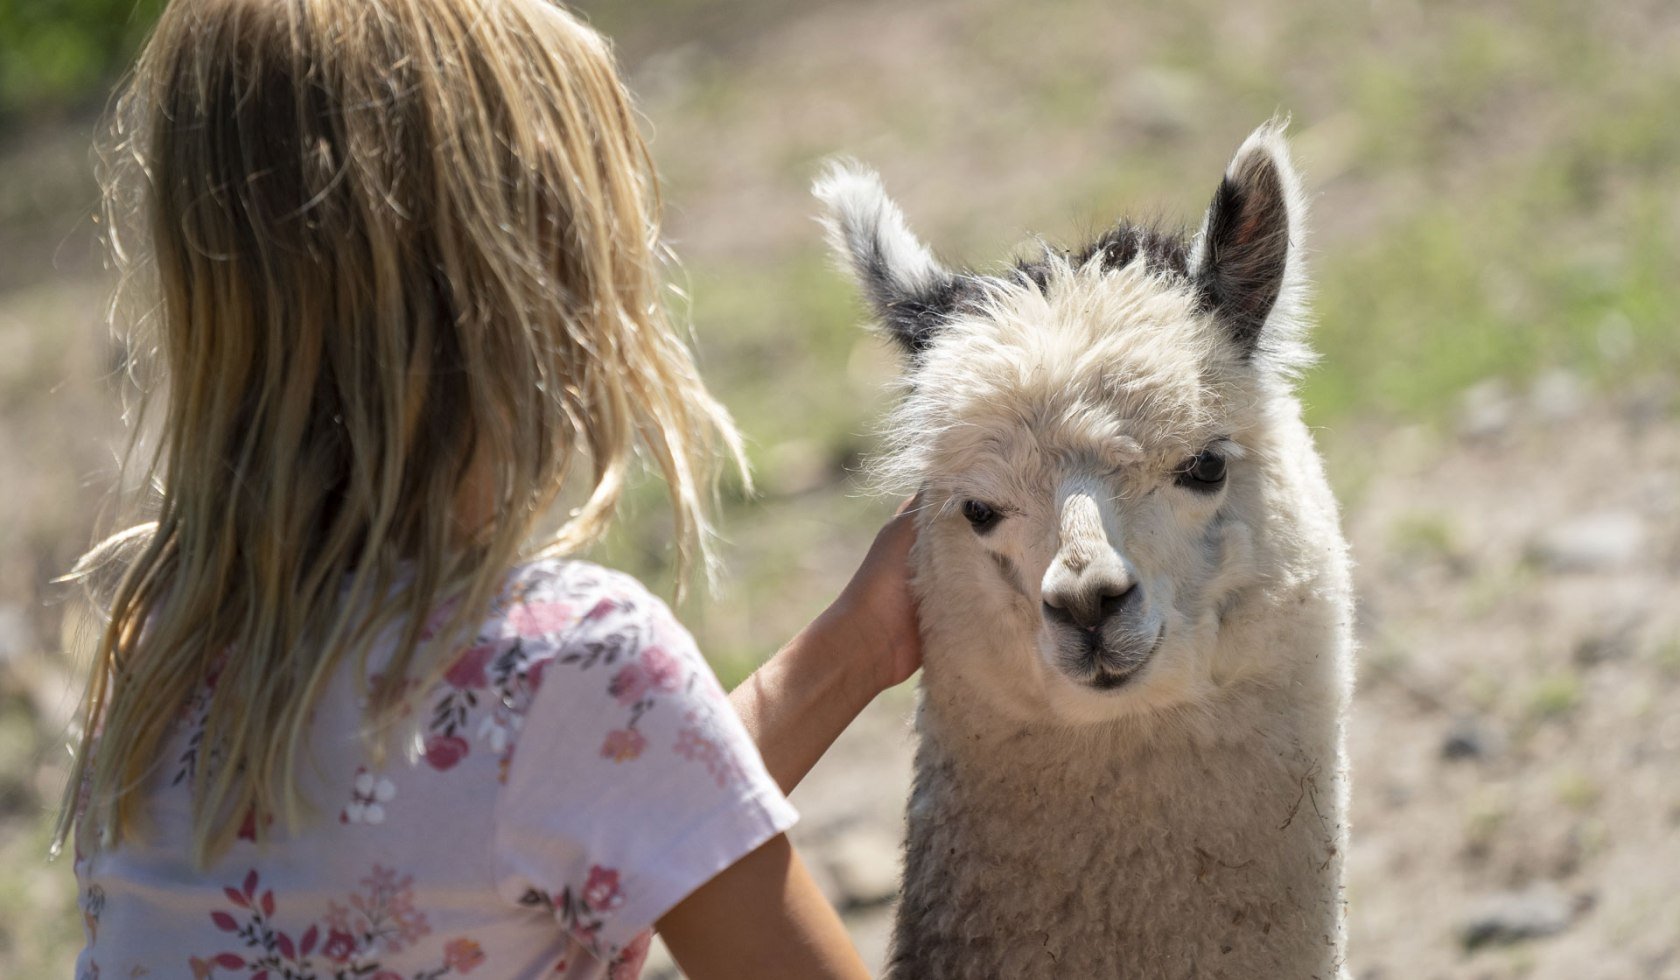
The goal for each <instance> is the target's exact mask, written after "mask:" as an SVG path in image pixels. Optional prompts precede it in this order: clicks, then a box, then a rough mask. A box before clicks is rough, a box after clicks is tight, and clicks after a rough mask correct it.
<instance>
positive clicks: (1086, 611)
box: [1044, 575, 1138, 630]
mask: <svg viewBox="0 0 1680 980" xmlns="http://www.w3.org/2000/svg"><path fill="white" fill-rule="evenodd" d="M1074 578H1075V581H1074V582H1072V583H1070V585H1071V587H1067V588H1057V589H1046V590H1045V592H1044V618H1045V619H1048V620H1050V621H1051V622H1058V623H1062V624H1064V625H1067V626H1076V627H1078V628H1079V629H1082V630H1095V629H1097V628H1098V627H1099V626H1101V625H1102V624H1103V623H1105V622H1107V621H1108V618H1109V617H1110V616H1113V615H1114V614H1115V613H1118V612H1119V611H1120V610H1121V609H1123V608H1124V607H1125V606H1126V605H1127V604H1128V603H1129V602H1130V601H1131V600H1132V599H1133V598H1135V597H1136V596H1137V591H1138V589H1137V583H1136V582H1134V581H1133V580H1132V578H1131V577H1130V576H1124V575H1122V576H1112V575H1098V576H1083V575H1082V576H1075V577H1074Z"/></svg>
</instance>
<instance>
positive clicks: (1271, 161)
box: [1190, 120, 1305, 356]
mask: <svg viewBox="0 0 1680 980" xmlns="http://www.w3.org/2000/svg"><path fill="white" fill-rule="evenodd" d="M1286 125H1287V122H1284V121H1279V120H1273V121H1272V122H1269V123H1267V124H1266V125H1264V126H1261V127H1260V128H1259V129H1257V130H1255V131H1254V133H1253V134H1252V135H1250V136H1249V137H1248V139H1247V140H1246V141H1245V142H1244V143H1243V145H1242V148H1241V149H1239V150H1238V151H1237V155H1236V156H1235V157H1234V158H1233V159H1232V160H1231V165H1230V166H1229V167H1228V168H1226V170H1225V179H1224V180H1222V181H1220V183H1219V190H1218V191H1216V192H1214V195H1213V203H1212V204H1211V205H1209V206H1208V212H1207V217H1206V219H1205V220H1204V221H1203V223H1202V230H1201V233H1200V234H1199V235H1198V236H1197V238H1196V242H1195V246H1194V248H1193V249H1192V252H1191V257H1190V268H1191V270H1192V272H1191V274H1192V275H1193V276H1194V277H1195V282H1196V288H1197V291H1198V292H1199V293H1200V294H1201V298H1202V302H1203V304H1204V305H1205V306H1206V307H1207V308H1208V309H1209V310H1211V311H1213V313H1214V314H1215V315H1216V316H1218V317H1219V318H1220V319H1221V320H1222V321H1224V323H1225V324H1226V325H1227V326H1228V328H1229V330H1230V333H1231V339H1232V340H1233V341H1235V342H1236V344H1237V346H1238V347H1239V348H1240V349H1241V350H1242V352H1243V354H1244V356H1249V355H1252V354H1253V353H1254V352H1255V350H1257V349H1258V348H1259V347H1260V344H1261V337H1262V334H1264V333H1265V332H1266V323H1267V320H1268V318H1270V317H1273V315H1274V313H1280V312H1281V313H1282V315H1290V314H1291V313H1292V312H1293V307H1294V306H1295V303H1296V294H1297V293H1298V292H1299V290H1300V279H1301V259H1300V242H1301V221H1302V219H1303V217H1304V211H1305V205H1304V201H1303V198H1302V195H1301V182H1300V178H1299V177H1298V176H1297V175H1296V173H1295V168H1294V166H1292V165H1291V164H1290V161H1289V146H1288V144H1287V143H1286V142H1284V138H1283V130H1284V127H1285V126H1286ZM1280 308H1281V309H1280Z"/></svg>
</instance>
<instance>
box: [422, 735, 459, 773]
mask: <svg viewBox="0 0 1680 980" xmlns="http://www.w3.org/2000/svg"><path fill="white" fill-rule="evenodd" d="M466 754H467V740H466V739H464V738H462V737H460V736H459V735H433V736H432V737H431V738H429V739H427V740H426V762H427V763H429V764H430V765H431V767H432V768H433V769H436V770H439V771H440V772H441V771H442V770H445V769H452V768H454V767H455V763H457V762H460V761H461V760H462V759H463V758H465V757H466Z"/></svg>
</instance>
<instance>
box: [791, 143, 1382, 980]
mask: <svg viewBox="0 0 1680 980" xmlns="http://www.w3.org/2000/svg"><path fill="white" fill-rule="evenodd" d="M816 192H817V194H818V196H819V197H821V198H822V200H823V201H824V202H825V203H826V204H827V206H828V209H829V224H830V228H831V230H832V232H833V234H834V238H835V240H836V242H837V244H838V247H839V248H840V250H841V251H842V253H843V254H844V255H845V256H846V258H847V259H848V260H849V261H850V263H851V264H852V266H853V268H854V270H855V272H856V274H857V277H858V279H859V281H860V282H861V283H862V285H863V287H864V289H865V291H866V293H867V294H868V296H869V298H870V300H871V302H872V304H873V306H874V307H875V311H876V313H877V315H878V317H879V319H880V320H881V322H882V324H883V325H884V327H885V329H886V331H887V332H888V333H889V334H890V335H891V336H892V337H894V338H895V339H897V340H898V341H899V342H900V343H901V344H902V345H903V347H904V348H905V350H906V351H907V353H908V355H909V368H908V370H907V371H906V375H905V379H904V386H903V387H904V393H903V399H902V403H901V404H900V406H899V408H898V409H897V411H896V413H895V414H894V415H893V416H892V419H891V421H890V424H889V428H888V432H889V436H890V438H891V439H893V440H894V445H893V447H892V451H891V453H890V454H889V455H888V456H887V457H886V458H885V459H884V460H883V461H882V464H881V465H882V467H883V470H882V472H883V474H884V475H885V476H886V477H887V478H888V480H889V482H891V483H896V484H898V485H899V486H901V487H915V488H919V489H921V491H922V495H923V496H922V500H923V508H922V510H921V512H920V514H919V516H918V527H919V529H920V530H919V538H918V541H917V545H916V549H915V552H914V554H913V556H912V560H913V563H914V566H915V578H914V582H915V588H916V590H917V593H918V595H919V599H920V606H921V617H922V625H923V631H924V638H925V652H926V667H925V670H924V672H923V676H922V692H923V694H922V702H921V707H920V711H919V714H918V719H917V726H918V728H919V730H920V733H921V748H920V751H919V752H918V755H917V758H916V779H915V787H914V790H913V791H912V794H911V799H910V805H909V810H908V840H907V843H906V867H905V877H904V886H903V893H902V896H901V901H900V904H899V908H898V921H897V927H896V931H895V935H894V940H893V948H892V955H891V973H892V975H893V976H895V977H900V978H904V980H939V978H950V977H976V978H978V977H998V978H1010V980H1013V978H1026V977H1058V978H1069V977H1071V978H1090V977H1128V978H1156V977H1171V978H1178V977H1231V978H1242V980H1304V978H1308V977H1317V978H1332V977H1335V976H1338V975H1339V974H1341V972H1342V960H1343V937H1344V930H1343V899H1342V885H1341V882H1342V851H1343V845H1344V842H1345V839H1346V826H1345V817H1344V814H1345V812H1346V802H1347V782H1346V777H1345V773H1344V768H1345V766H1344V758H1343V752H1342V717H1343V712H1344V709H1345V707H1346V705H1347V701H1348V694H1349V684H1350V680H1349V677H1350V660H1351V656H1352V654H1351V639H1350V623H1351V619H1352V611H1351V610H1352V602H1351V593H1350V588H1349V577H1348V562H1347V557H1346V550H1345V549H1346V546H1345V544H1344V543H1343V540H1342V535H1341V532H1340V529H1339V527H1338V522H1337V516H1336V506H1335V502H1334V500H1333V499H1332V497H1331V495H1330V491H1329V488H1328V486H1327V485H1326V482H1325V478H1324V473H1323V469H1322V466H1321V464H1320V462H1319V458H1318V455H1317V453H1316V452H1315V450H1314V448H1313V445H1312V441H1311V438H1310V437H1309V435H1308V433H1307V429H1306V427H1305V426H1304V425H1303V424H1302V422H1301V416H1300V406H1299V404H1298V402H1297V401H1296V399H1295V397H1294V395H1293V392H1292V388H1291V380H1292V377H1293V375H1294V373H1295V372H1296V371H1297V370H1298V369H1299V368H1300V367H1302V366H1303V365H1304V364H1305V363H1306V361H1307V360H1308V359H1309V356H1310V355H1308V353H1307V351H1306V349H1305V347H1304V346H1303V345H1302V344H1301V343H1300V340H1299V335H1300V333H1301V330H1302V318H1303V311H1302V301H1303V297H1302V293H1303V291H1304V276H1303V272H1302V268H1301V254H1300V250H1301V247H1300V222H1301V218H1302V213H1303V200H1302V195H1301V192H1300V188H1299V182H1298V180H1297V178H1296V176H1295V173H1294V170H1293V169H1292V167H1291V165H1290V162H1289V157H1288V149H1287V147H1286V145H1285V143H1284V140H1283V136H1282V126H1281V125H1279V124H1272V125H1268V126H1265V127H1262V128H1261V129H1259V130H1258V131H1256V132H1255V133H1254V134H1253V135H1252V136H1250V137H1249V139H1248V141H1247V142H1246V143H1244V144H1243V146H1242V148H1241V149H1240V150H1239V151H1238V153H1237V155H1236V158H1235V159H1234V160H1233V161H1232V163H1231V165H1230V167H1229V169H1228V170H1227V171H1226V173H1225V178H1224V180H1223V181H1222V182H1221V184H1220V186H1219V189H1218V192H1217V193H1216V194H1215V196H1214V199H1213V203H1212V205H1211V207H1210V208H1209V210H1208V213H1207V217H1206V218H1205V220H1204V222H1203V224H1202V227H1201V230H1200V232H1199V233H1198V234H1197V235H1196V236H1194V238H1193V239H1191V240H1186V239H1184V238H1182V237H1178V236H1171V235H1166V234H1162V233H1160V232H1158V231H1155V230H1152V229H1146V228H1139V227H1136V226H1132V225H1126V224H1122V225H1120V226H1119V227H1117V228H1115V229H1114V230H1112V231H1110V232H1108V233H1107V234H1105V235H1104V236H1103V237H1102V238H1100V239H1099V240H1098V241H1096V242H1095V243H1093V244H1091V245H1090V246H1087V247H1086V248H1084V249H1082V250H1079V251H1077V252H1074V253H1059V252H1054V251H1049V252H1047V254H1046V255H1045V256H1044V257H1043V258H1041V259H1037V260H1034V261H1030V262H1023V263H1021V264H1019V265H1018V266H1017V267H1016V268H1014V269H1013V270H1010V271H1009V272H1007V273H1005V274H1001V275H978V274H974V273H968V272H959V271H951V270H947V269H946V268H944V267H943V266H941V265H940V264H939V263H938V262H937V261H936V260H935V259H934V258H933V256H932V255H931V254H930V253H929V252H928V250H927V248H926V247H925V246H923V245H922V244H921V243H920V242H919V241H917V240H916V238H915V237H914V236H913V235H912V234H911V233H910V232H909V230H908V229H907V228H906V227H905V223H904V218H903V216H902V215H901V214H900V212H899V210H898V208H897V207H896V206H894V205H893V203H892V202H891V201H890V200H888V199H887V197H886V196H885V194H884V192H883V191H882V189H881V185H880V182H879V181H878V180H877V179H876V178H875V176H874V175H873V174H871V173H868V172H867V171H863V170H859V169H851V168H847V167H836V168H835V169H833V170H832V171H830V172H829V173H828V174H827V175H826V176H825V177H824V178H823V180H821V181H820V182H819V183H818V186H817V189H816Z"/></svg>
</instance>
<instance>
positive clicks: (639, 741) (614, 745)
mask: <svg viewBox="0 0 1680 980" xmlns="http://www.w3.org/2000/svg"><path fill="white" fill-rule="evenodd" d="M645 748H647V739H645V738H643V737H642V733H641V732H638V731H636V730H635V729H634V728H620V729H617V730H615V731H611V732H608V733H607V740H606V741H605V742H602V743H601V758H603V759H611V760H612V761H614V762H628V761H629V760H631V759H635V758H638V757H640V756H641V754H642V750H643V749H645Z"/></svg>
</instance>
